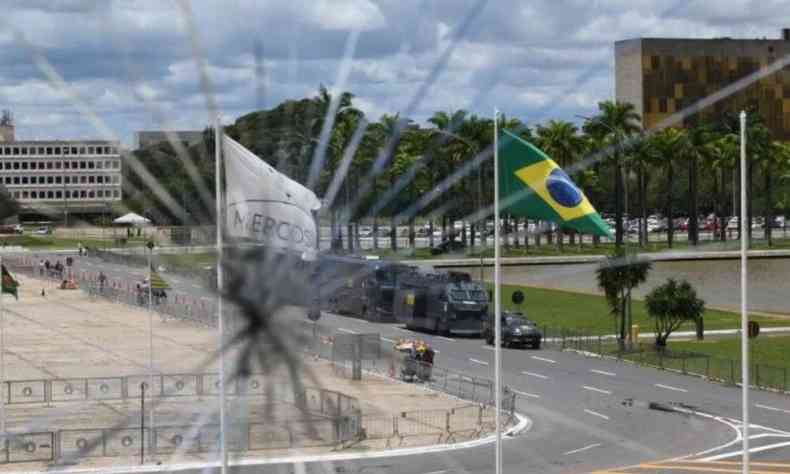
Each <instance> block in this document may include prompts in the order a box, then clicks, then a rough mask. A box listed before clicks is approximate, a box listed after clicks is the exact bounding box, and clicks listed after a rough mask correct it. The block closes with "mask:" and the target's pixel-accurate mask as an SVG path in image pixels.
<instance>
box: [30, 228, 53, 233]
mask: <svg viewBox="0 0 790 474" xmlns="http://www.w3.org/2000/svg"><path fill="white" fill-rule="evenodd" d="M51 233H52V231H51V230H50V229H49V227H39V228H38V229H36V230H34V231H33V234H35V235H49V234H51Z"/></svg>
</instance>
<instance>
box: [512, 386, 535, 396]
mask: <svg viewBox="0 0 790 474" xmlns="http://www.w3.org/2000/svg"><path fill="white" fill-rule="evenodd" d="M510 391H511V392H513V393H515V394H516V395H521V396H522V397H527V398H540V395H535V394H534V393H527V392H520V391H518V390H513V389H512V388H511V389H510Z"/></svg>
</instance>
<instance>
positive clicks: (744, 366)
mask: <svg viewBox="0 0 790 474" xmlns="http://www.w3.org/2000/svg"><path fill="white" fill-rule="evenodd" d="M746 175H747V173H746V112H745V111H741V218H740V224H741V377H742V381H741V388H742V391H743V400H742V403H743V406H742V410H743V455H742V459H741V466H742V471H741V472H743V474H749V314H748V312H747V299H746V298H747V281H748V279H747V275H748V268H747V258H746V236H747V231H748V229H747V228H746V226H747V225H748V223H747V222H746V219H744V217H745V215H746Z"/></svg>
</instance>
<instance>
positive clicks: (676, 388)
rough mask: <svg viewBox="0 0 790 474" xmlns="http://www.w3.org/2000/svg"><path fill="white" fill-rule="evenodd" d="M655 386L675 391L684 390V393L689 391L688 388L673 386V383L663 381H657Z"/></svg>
mask: <svg viewBox="0 0 790 474" xmlns="http://www.w3.org/2000/svg"><path fill="white" fill-rule="evenodd" d="M654 386H655V387H658V388H664V389H667V390H673V391H675V392H683V393H686V392H688V390H686V389H685V388H678V387H673V386H672V385H664V384H662V383H657V384H655V385H654Z"/></svg>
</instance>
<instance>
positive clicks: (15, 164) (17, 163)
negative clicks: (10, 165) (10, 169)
mask: <svg viewBox="0 0 790 474" xmlns="http://www.w3.org/2000/svg"><path fill="white" fill-rule="evenodd" d="M14 169H15V170H18V169H19V162H18V161H15V162H14Z"/></svg>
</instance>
